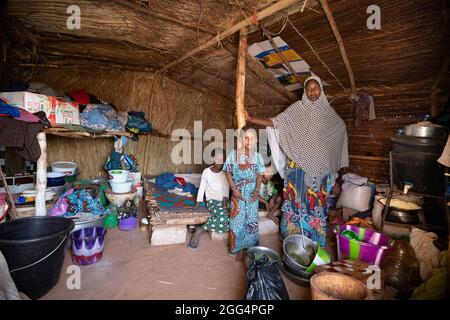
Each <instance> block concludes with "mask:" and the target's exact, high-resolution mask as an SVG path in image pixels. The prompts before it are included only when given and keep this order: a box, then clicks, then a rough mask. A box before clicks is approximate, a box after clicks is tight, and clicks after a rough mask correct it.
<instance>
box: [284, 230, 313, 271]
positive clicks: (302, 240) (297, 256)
mask: <svg viewBox="0 0 450 320" xmlns="http://www.w3.org/2000/svg"><path fill="white" fill-rule="evenodd" d="M316 252H317V243H316V242H314V241H312V240H310V239H308V238H307V237H305V236H302V235H300V234H293V235H290V236H288V237H286V239H284V241H283V261H284V262H285V263H286V264H287V265H288V266H289V267H290V268H291V269H294V270H296V271H298V273H303V272H304V271H305V270H306V269H307V268H308V267H309V265H310V264H311V263H312V262H313V260H314V257H315V255H316Z"/></svg>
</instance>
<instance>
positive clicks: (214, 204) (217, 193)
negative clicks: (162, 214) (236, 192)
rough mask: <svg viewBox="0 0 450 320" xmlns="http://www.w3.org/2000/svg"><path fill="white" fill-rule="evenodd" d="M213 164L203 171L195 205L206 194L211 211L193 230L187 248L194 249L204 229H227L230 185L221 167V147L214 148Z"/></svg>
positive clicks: (201, 200)
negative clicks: (202, 222)
mask: <svg viewBox="0 0 450 320" xmlns="http://www.w3.org/2000/svg"><path fill="white" fill-rule="evenodd" d="M212 156H213V158H214V165H212V166H210V167H209V168H206V169H205V170H204V171H203V174H202V179H201V181H200V187H199V189H198V194H197V205H199V204H200V203H201V202H203V198H204V196H205V194H206V206H207V208H208V210H209V212H210V213H211V217H210V218H209V219H208V221H207V222H206V223H205V224H204V225H203V226H201V227H200V228H198V229H197V230H195V233H194V234H193V235H192V238H191V241H190V242H189V243H188V248H189V249H191V250H195V249H197V247H198V244H199V241H200V236H201V235H202V233H204V232H205V231H208V230H211V231H215V232H218V233H225V232H228V230H229V219H228V212H227V211H228V210H227V206H228V196H229V194H230V185H229V184H228V180H227V177H226V175H225V172H223V171H222V169H223V160H224V158H225V151H224V150H223V149H214V150H213V154H212Z"/></svg>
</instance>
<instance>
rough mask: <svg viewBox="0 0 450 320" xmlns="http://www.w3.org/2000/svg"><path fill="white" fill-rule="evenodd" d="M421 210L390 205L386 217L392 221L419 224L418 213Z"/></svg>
mask: <svg viewBox="0 0 450 320" xmlns="http://www.w3.org/2000/svg"><path fill="white" fill-rule="evenodd" d="M419 211H420V210H404V209H396V208H392V207H390V208H389V211H388V216H387V217H386V218H387V219H388V220H389V221H392V222H398V223H406V224H418V223H419V216H418V215H417V213H418V212H419Z"/></svg>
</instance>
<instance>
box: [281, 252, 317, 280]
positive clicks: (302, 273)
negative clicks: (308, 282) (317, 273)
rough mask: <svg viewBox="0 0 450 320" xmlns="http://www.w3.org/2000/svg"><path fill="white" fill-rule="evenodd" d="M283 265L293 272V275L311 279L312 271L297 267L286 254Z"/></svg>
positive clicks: (285, 268)
mask: <svg viewBox="0 0 450 320" xmlns="http://www.w3.org/2000/svg"><path fill="white" fill-rule="evenodd" d="M282 267H283V268H284V270H285V271H287V272H289V273H291V274H292V275H294V276H296V277H300V278H302V279H309V278H311V277H312V275H313V273H312V272H306V271H304V270H300V269H299V268H295V267H294V266H293V265H292V264H291V263H290V262H289V260H288V258H287V257H286V256H283V263H282Z"/></svg>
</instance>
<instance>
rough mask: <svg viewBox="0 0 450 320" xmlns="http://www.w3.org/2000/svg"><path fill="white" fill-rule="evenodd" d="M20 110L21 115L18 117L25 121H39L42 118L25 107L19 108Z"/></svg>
mask: <svg viewBox="0 0 450 320" xmlns="http://www.w3.org/2000/svg"><path fill="white" fill-rule="evenodd" d="M18 109H19V112H20V117H18V118H16V119H17V120H21V121H25V122H39V121H41V119H39V117H38V116H35V115H34V114H32V113H31V112H28V111H27V110H25V109H22V108H18Z"/></svg>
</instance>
